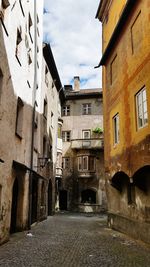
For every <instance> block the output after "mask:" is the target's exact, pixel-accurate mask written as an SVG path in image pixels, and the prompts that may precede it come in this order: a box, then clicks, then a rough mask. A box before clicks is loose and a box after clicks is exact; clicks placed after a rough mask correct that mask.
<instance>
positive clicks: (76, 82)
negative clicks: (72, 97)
mask: <svg viewBox="0 0 150 267" xmlns="http://www.w3.org/2000/svg"><path fill="white" fill-rule="evenodd" d="M74 91H80V77H79V76H75V77H74Z"/></svg>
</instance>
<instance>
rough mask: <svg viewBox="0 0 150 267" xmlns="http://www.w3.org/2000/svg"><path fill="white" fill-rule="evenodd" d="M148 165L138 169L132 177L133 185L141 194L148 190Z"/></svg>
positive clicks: (149, 174) (149, 167)
mask: <svg viewBox="0 0 150 267" xmlns="http://www.w3.org/2000/svg"><path fill="white" fill-rule="evenodd" d="M149 181H150V165H146V166H144V167H142V168H140V169H138V170H137V171H136V172H135V174H134V175H133V183H134V185H135V186H137V187H138V188H139V189H140V190H142V191H143V192H145V193H146V192H147V191H149V190H150V182H149Z"/></svg>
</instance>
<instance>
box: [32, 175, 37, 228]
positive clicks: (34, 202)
mask: <svg viewBox="0 0 150 267" xmlns="http://www.w3.org/2000/svg"><path fill="white" fill-rule="evenodd" d="M37 201H38V182H37V179H35V178H33V179H32V213H31V224H32V223H34V222H36V221H37Z"/></svg>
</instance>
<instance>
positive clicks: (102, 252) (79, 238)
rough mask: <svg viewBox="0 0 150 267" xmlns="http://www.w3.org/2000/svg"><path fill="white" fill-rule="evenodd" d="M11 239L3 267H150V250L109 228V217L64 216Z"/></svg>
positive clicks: (1, 255)
mask: <svg viewBox="0 0 150 267" xmlns="http://www.w3.org/2000/svg"><path fill="white" fill-rule="evenodd" d="M31 234H32V235H27V232H21V233H16V234H13V235H11V237H10V241H9V242H7V243H5V244H3V245H2V246H1V247H0V266H3V267H6V266H7V267H9V266H11V267H17V266H19V267H22V266H24V267H26V266H28V267H29V266H32V267H39V266H44V267H45V266H51V267H60V266H61V267H63V266H64V267H67V266H68V267H83V266H86V267H94V266H95V267H99V266H101V267H110V266H111V267H114V266H115V267H122V266H124V267H130V266H132V267H148V266H150V253H149V252H150V247H149V246H148V245H144V244H143V243H140V242H137V241H135V240H133V239H130V238H129V237H127V236H126V235H123V234H121V233H118V232H116V231H113V230H111V229H109V228H107V223H106V216H104V215H97V216H90V215H89V216H88V215H82V214H81V215H79V214H73V213H72V214H68V213H62V214H59V215H55V216H53V217H48V219H47V220H45V221H43V222H41V223H39V224H37V225H35V226H33V227H32V230H31Z"/></svg>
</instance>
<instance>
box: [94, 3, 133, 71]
mask: <svg viewBox="0 0 150 267" xmlns="http://www.w3.org/2000/svg"><path fill="white" fill-rule="evenodd" d="M135 4H136V1H135V0H128V1H127V3H126V5H125V7H124V10H123V12H122V14H121V16H120V19H119V21H118V23H117V25H116V27H115V29H114V31H113V34H112V36H111V38H110V40H109V43H108V45H107V47H106V49H105V51H104V53H103V56H102V58H101V60H100V62H99V64H98V66H96V67H95V68H99V67H100V66H104V65H105V63H106V60H107V58H108V56H109V54H110V52H111V51H112V49H113V47H114V45H115V44H116V42H117V40H118V38H119V36H120V33H121V30H122V29H123V28H124V25H125V23H126V21H127V18H128V17H129V15H130V13H131V11H132V9H133V8H134V6H135Z"/></svg>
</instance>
